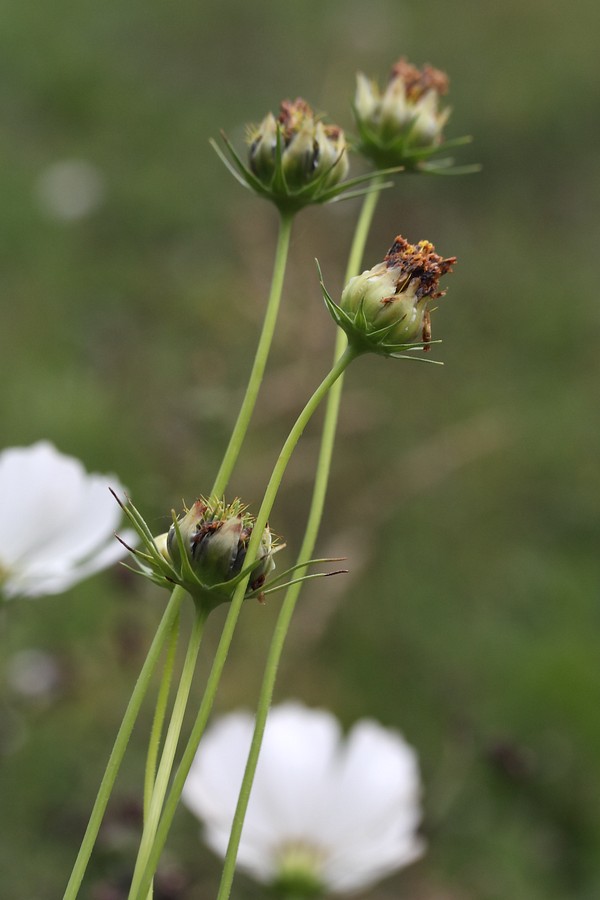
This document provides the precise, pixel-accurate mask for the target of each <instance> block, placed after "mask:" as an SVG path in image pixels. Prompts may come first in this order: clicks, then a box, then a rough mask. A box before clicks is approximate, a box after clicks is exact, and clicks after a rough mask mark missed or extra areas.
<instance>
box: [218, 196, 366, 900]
mask: <svg viewBox="0 0 600 900" xmlns="http://www.w3.org/2000/svg"><path fill="white" fill-rule="evenodd" d="M380 182H381V179H380ZM378 198H379V191H373V192H372V193H370V194H367V195H366V197H365V199H364V202H363V205H362V209H361V213H360V216H359V219H358V222H357V224H356V230H355V232H354V239H353V241H352V247H351V250H350V255H349V258H348V265H347V268H346V278H345V281H346V283H347V282H348V281H349V280H350V278H352V276H353V275H356V274H357V273H358V270H359V268H360V265H361V262H362V257H363V253H364V248H365V244H366V240H367V236H368V233H369V229H370V226H371V222H372V220H373V214H374V212H375V207H376V206H377V200H378ZM347 343H348V342H347V338H346V335H345V333H344V332H343V331H342V330H341V329H339V330H338V334H337V339H336V343H335V351H334V359H339V358H340V357H341V355H342V354H343V353H344V351H345V349H346V346H347ZM342 387H343V377H341V378H339V379H338V380H337V382H336V383H335V385H334V386H333V387H332V389H331V391H330V392H329V396H328V397H327V407H326V411H325V419H324V422H323V433H322V436H321V447H320V450H319V459H318V463H317V474H316V476H315V484H314V487H313V494H312V499H311V505H310V510H309V514H308V520H307V524H306V531H305V533H304V539H303V541H302V546H301V548H300V552H299V554H298V563H302V562H303V561H304V560H308V559H310V557H311V555H312V553H313V550H314V546H315V543H316V540H317V533H318V531H319V526H320V524H321V519H322V516H323V507H324V505H325V495H326V492H327V484H328V481H329V472H330V469H331V458H332V455H333V446H334V441H335V433H336V429H337V420H338V413H339V408H340V399H341V394H342ZM305 571H306V569H300V570H299V575H300V576H302V575H303V574H304V572H305ZM301 589H302V582H301V581H299V582H297V583H295V584H291V585H290V587H289V588H288V589H287V591H286V594H285V598H284V600H283V603H282V605H281V610H280V612H279V616H278V618H277V623H276V625H275V630H274V632H273V637H272V639H271V645H270V647H269V653H268V656H267V662H266V664H265V671H264V675H263V681H262V685H261V689H260V694H259V700H258V706H257V711H256V721H255V724H254V733H253V735H252V742H251V744H250V750H249V752H248V759H247V762H246V769H245V771H244V777H243V779H242V785H241V788H240V794H239V797H238V802H237V806H236V810H235V814H234V817H233V822H232V826H231V834H230V836H229V843H228V845H227V852H226V854H225V862H224V864H223V872H222V875H221V884H220V886H219V893H218V895H217V900H227V898H228V897H229V894H230V891H231V885H232V883H233V877H234V874H235V863H236V859H237V853H238V848H239V843H240V838H241V834H242V828H243V825H244V819H245V816H246V810H247V808H248V802H249V800H250V793H251V791H252V784H253V782H254V775H255V772H256V766H257V764H258V757H259V755H260V749H261V745H262V740H263V735H264V731H265V726H266V722H267V716H268V713H269V707H270V705H271V701H272V699H273V690H274V687H275V680H276V678H277V670H278V667H279V661H280V659H281V654H282V652H283V647H284V644H285V639H286V637H287V633H288V630H289V627H290V623H291V620H292V616H293V614H294V609H295V607H296V602H297V600H298V596H299V595H300V591H301Z"/></svg>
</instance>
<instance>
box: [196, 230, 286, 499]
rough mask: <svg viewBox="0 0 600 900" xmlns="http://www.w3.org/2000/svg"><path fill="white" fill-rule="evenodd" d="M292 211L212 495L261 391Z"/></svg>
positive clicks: (222, 484) (221, 485)
mask: <svg viewBox="0 0 600 900" xmlns="http://www.w3.org/2000/svg"><path fill="white" fill-rule="evenodd" d="M292 222H293V214H291V215H290V214H288V213H281V218H280V220H279V235H278V238H277V247H276V249H275V262H274V264H273V275H272V277H271V290H270V292H269V299H268V301H267V310H266V313H265V319H264V322H263V328H262V332H261V335H260V340H259V342H258V347H257V348H256V355H255V357H254V364H253V366H252V371H251V373H250V378H249V381H248V387H247V388H246V393H245V395H244V399H243V401H242V406H241V408H240V411H239V413H238V417H237V421H236V423H235V426H234V428H233V432H232V435H231V438H230V439H229V444H228V446H227V450H226V451H225V456H224V457H223V461H222V463H221V466H220V468H219V471H218V473H217V477H216V478H215V483H214V484H213V488H212V491H211V494H212V495H213V496H215V497H220V496H222V494H223V493H224V491H225V488H226V487H227V482H228V481H229V479H230V477H231V473H232V471H233V467H234V466H235V464H236V461H237V458H238V456H239V454H240V450H241V448H242V443H243V441H244V437H245V436H246V431H247V430H248V425H249V424H250V419H251V417H252V413H253V411H254V406H255V405H256V398H257V396H258V392H259V390H260V385H261V382H262V377H263V374H264V371H265V366H266V364H267V357H268V355H269V350H270V348H271V343H272V340H273V333H274V331H275V324H276V322H277V313H278V312H279V303H280V300H281V291H282V288H283V278H284V275H285V267H286V263H287V257H288V250H289V246H290V235H291V231H292Z"/></svg>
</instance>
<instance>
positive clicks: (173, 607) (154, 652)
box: [63, 587, 186, 900]
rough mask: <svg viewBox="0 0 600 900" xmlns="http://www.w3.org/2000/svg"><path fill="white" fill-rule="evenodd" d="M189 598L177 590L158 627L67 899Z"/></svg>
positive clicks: (68, 897) (69, 896)
mask: <svg viewBox="0 0 600 900" xmlns="http://www.w3.org/2000/svg"><path fill="white" fill-rule="evenodd" d="M185 596H186V592H185V591H184V590H183V588H180V587H176V588H175V590H174V591H173V593H172V594H171V599H170V600H169V603H168V606H167V608H166V610H165V612H164V614H163V617H162V619H161V622H160V624H159V626H158V629H157V632H156V634H155V636H154V640H153V641H152V644H151V645H150V649H149V650H148V655H147V657H146V660H145V662H144V665H143V666H142V670H141V672H140V674H139V677H138V680H137V682H136V685H135V687H134V689H133V693H132V695H131V698H130V700H129V703H128V705H127V709H126V710H125V715H124V716H123V721H122V722H121V727H120V728H119V731H118V734H117V737H116V739H115V743H114V745H113V748H112V751H111V754H110V757H109V759H108V764H107V766H106V771H105V772H104V776H103V778H102V781H101V783H100V788H99V790H98V794H97V796H96V800H95V802H94V806H93V809H92V812H91V815H90V820H89V822H88V826H87V828H86V831H85V834H84V836H83V841H82V843H81V847H80V849H79V853H78V854H77V859H76V860H75V865H74V866H73V871H72V872H71V877H70V878H69V883H68V884H67V887H66V890H65V893H64V898H63V900H74V898H75V897H76V896H77V894H78V892H79V888H80V887H81V882H82V881H83V877H84V875H85V870H86V868H87V864H88V862H89V858H90V856H91V853H92V849H93V847H94V843H95V841H96V837H97V836H98V831H99V829H100V824H101V822H102V818H103V816H104V812H105V810H106V805H107V803H108V798H109V797H110V794H111V791H112V789H113V786H114V783H115V781H116V778H117V773H118V771H119V767H120V765H121V762H122V760H123V757H124V755H125V750H126V749H127V744H128V743H129V738H130V737H131V732H132V731H133V726H134V724H135V720H136V719H137V717H138V713H139V711H140V708H141V705H142V701H143V699H144V696H145V694H146V691H147V690H148V686H149V684H150V679H151V677H152V673H153V671H154V667H155V666H156V663H157V661H158V658H159V656H160V653H161V651H162V648H163V645H164V643H165V641H166V639H167V637H168V636H169V633H170V631H171V628H172V627H173V623H174V622H175V620H176V619H177V617H178V615H179V609H180V607H181V604H182V602H183V599H184V597H185Z"/></svg>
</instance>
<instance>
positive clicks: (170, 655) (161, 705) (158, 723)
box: [144, 616, 179, 900]
mask: <svg viewBox="0 0 600 900" xmlns="http://www.w3.org/2000/svg"><path fill="white" fill-rule="evenodd" d="M178 637H179V616H178V617H177V618H176V619H175V621H174V622H173V625H172V627H171V633H170V634H169V639H168V643H167V655H166V659H165V664H164V667H163V674H162V678H161V681H160V688H159V690H158V697H157V699H156V709H155V710H154V716H153V719H152V729H151V731H150V740H149V741H148V753H147V754H146V770H145V772H144V821H146V819H147V818H148V813H149V811H150V803H151V801H152V791H153V790H154V779H155V777H156V760H157V757H158V748H159V747H160V739H161V736H162V730H163V724H164V721H165V714H166V711H167V702H168V700H169V690H170V688H171V678H172V676H173V665H174V663H175V653H176V651H177V639H178ZM152 895H153V888H152V884H151V885H150V887H149V889H148V896H147V898H146V900H152Z"/></svg>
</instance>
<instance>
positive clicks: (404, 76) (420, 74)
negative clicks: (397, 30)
mask: <svg viewBox="0 0 600 900" xmlns="http://www.w3.org/2000/svg"><path fill="white" fill-rule="evenodd" d="M395 78H400V79H401V80H402V81H403V82H404V87H405V88H406V97H407V99H408V100H411V101H412V102H414V103H416V102H417V100H419V99H420V98H421V97H422V96H423V94H426V93H427V91H430V90H434V91H436V93H438V94H447V93H448V88H449V85H450V79H449V78H448V76H447V75H446V73H445V72H442V71H441V69H435V68H434V67H433V66H429V65H427V66H423V68H422V69H418V68H417V66H413V64H412V63H409V62H408V60H407V59H406V58H405V57H404V56H403V57H402V59H399V60H398V62H397V63H395V65H394V66H392V71H391V73H390V79H389V80H390V81H393V80H394V79H395Z"/></svg>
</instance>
